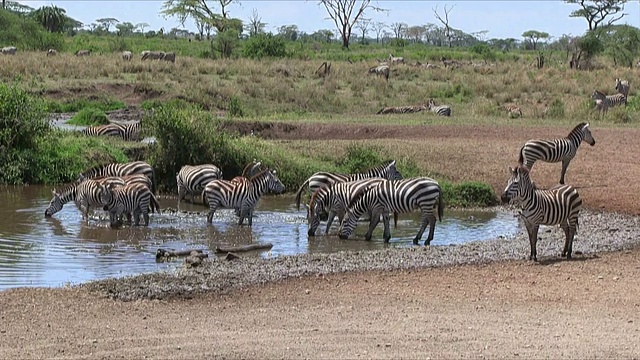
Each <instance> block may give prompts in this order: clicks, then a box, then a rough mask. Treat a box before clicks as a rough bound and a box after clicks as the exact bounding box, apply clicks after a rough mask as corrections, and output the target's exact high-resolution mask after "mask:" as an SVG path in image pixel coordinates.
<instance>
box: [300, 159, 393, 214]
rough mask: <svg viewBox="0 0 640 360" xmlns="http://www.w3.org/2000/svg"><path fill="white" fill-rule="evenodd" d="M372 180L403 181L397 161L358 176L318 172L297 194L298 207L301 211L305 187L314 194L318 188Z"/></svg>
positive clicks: (357, 174)
mask: <svg viewBox="0 0 640 360" xmlns="http://www.w3.org/2000/svg"><path fill="white" fill-rule="evenodd" d="M370 178H383V179H387V180H399V179H402V174H400V172H399V171H398V170H397V169H396V161H395V160H392V161H389V162H387V163H385V164H382V165H380V166H376V167H374V168H371V169H369V170H367V171H365V172H362V173H356V174H338V173H331V172H317V173H315V174H313V175H311V177H310V178H308V179H307V180H306V181H305V182H304V183H302V185H301V186H300V188H299V189H298V192H297V193H296V207H297V209H298V210H300V198H301V196H302V191H303V190H304V188H305V186H307V185H308V186H309V191H310V192H311V193H312V194H313V193H314V192H315V191H316V190H317V189H318V188H320V187H323V186H329V185H331V184H333V183H336V182H345V181H356V180H364V179H370Z"/></svg>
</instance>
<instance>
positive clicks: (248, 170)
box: [231, 159, 262, 182]
mask: <svg viewBox="0 0 640 360" xmlns="http://www.w3.org/2000/svg"><path fill="white" fill-rule="evenodd" d="M260 171H262V163H261V162H260V161H256V160H255V159H254V160H253V161H252V162H250V163H248V164H247V165H246V166H245V167H244V169H242V175H240V176H236V177H234V178H233V179H231V181H234V182H247V181H249V178H251V177H253V176H254V175H256V174H257V173H259V172H260Z"/></svg>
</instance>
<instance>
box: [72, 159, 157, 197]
mask: <svg viewBox="0 0 640 360" xmlns="http://www.w3.org/2000/svg"><path fill="white" fill-rule="evenodd" d="M133 174H143V175H146V176H147V177H148V178H149V179H151V185H152V186H151V192H152V193H154V194H155V192H156V191H155V172H154V171H153V168H152V167H151V165H149V164H147V163H146V162H144V161H133V162H128V163H112V164H106V165H99V166H96V167H93V168H91V169H89V170H87V171H85V172H83V173H80V175H78V181H80V182H82V181H83V180H84V179H90V178H94V177H102V176H125V175H133Z"/></svg>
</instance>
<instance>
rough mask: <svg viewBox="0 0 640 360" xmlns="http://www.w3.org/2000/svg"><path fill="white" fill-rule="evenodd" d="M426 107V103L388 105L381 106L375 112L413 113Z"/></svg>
mask: <svg viewBox="0 0 640 360" xmlns="http://www.w3.org/2000/svg"><path fill="white" fill-rule="evenodd" d="M427 109H428V107H427V105H407V106H388V107H383V108H382V109H380V111H378V112H377V113H376V114H378V115H380V114H413V113H417V112H420V111H424V110H427Z"/></svg>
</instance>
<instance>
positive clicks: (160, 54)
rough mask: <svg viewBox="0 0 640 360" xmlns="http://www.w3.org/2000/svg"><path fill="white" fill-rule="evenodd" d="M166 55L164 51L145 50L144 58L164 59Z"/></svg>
mask: <svg viewBox="0 0 640 360" xmlns="http://www.w3.org/2000/svg"><path fill="white" fill-rule="evenodd" d="M164 56H165V53H164V51H148V50H147V51H143V52H142V60H162V59H163V58H164Z"/></svg>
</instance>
